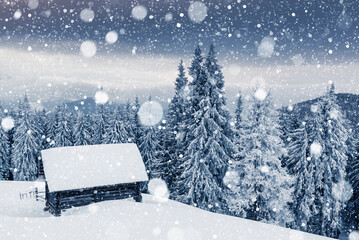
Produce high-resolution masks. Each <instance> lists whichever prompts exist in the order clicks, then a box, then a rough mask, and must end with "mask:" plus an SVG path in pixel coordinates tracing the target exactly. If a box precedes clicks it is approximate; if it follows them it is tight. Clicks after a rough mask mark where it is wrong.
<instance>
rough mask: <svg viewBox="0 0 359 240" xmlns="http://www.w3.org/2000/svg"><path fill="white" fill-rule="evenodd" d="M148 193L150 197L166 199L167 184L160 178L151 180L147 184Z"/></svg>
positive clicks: (167, 195)
mask: <svg viewBox="0 0 359 240" xmlns="http://www.w3.org/2000/svg"><path fill="white" fill-rule="evenodd" d="M148 191H149V192H150V194H151V195H153V196H155V197H159V198H168V197H169V192H168V188H167V184H166V182H165V181H163V180H162V179H160V178H153V179H151V180H150V181H149V183H148Z"/></svg>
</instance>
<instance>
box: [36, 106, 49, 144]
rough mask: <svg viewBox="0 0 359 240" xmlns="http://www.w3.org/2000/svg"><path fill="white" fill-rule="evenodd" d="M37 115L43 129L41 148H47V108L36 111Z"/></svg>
mask: <svg viewBox="0 0 359 240" xmlns="http://www.w3.org/2000/svg"><path fill="white" fill-rule="evenodd" d="M35 115H36V117H37V122H38V125H39V127H40V130H41V149H46V148H47V141H46V122H47V116H46V109H45V108H43V109H42V110H41V111H37V112H35Z"/></svg>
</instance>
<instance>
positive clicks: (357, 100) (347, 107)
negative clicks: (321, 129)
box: [281, 93, 359, 134]
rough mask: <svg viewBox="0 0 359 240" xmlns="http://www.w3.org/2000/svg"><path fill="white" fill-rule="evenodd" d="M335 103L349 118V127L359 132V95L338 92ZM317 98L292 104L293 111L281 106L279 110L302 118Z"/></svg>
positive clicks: (308, 112)
mask: <svg viewBox="0 0 359 240" xmlns="http://www.w3.org/2000/svg"><path fill="white" fill-rule="evenodd" d="M335 95H336V96H337V103H338V105H339V106H340V108H341V109H342V112H343V113H344V116H345V117H346V118H347V119H348V120H349V123H350V124H351V127H352V128H353V130H354V132H355V133H356V134H359V95H357V94H351V93H338V94H335ZM318 100H319V98H315V99H312V100H308V101H304V102H300V103H297V104H294V105H293V111H288V108H283V109H281V111H282V112H283V113H285V114H289V115H290V116H293V117H294V116H297V117H298V118H299V119H300V120H303V118H304V116H305V115H309V114H310V113H311V111H310V108H311V106H312V105H313V104H315V103H316V102H317V101H318Z"/></svg>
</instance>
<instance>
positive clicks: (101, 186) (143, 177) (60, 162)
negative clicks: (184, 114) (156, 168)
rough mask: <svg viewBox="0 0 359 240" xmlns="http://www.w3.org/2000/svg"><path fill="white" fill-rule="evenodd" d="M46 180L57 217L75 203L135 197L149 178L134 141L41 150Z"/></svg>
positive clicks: (50, 206) (139, 198)
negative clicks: (141, 185)
mask: <svg viewBox="0 0 359 240" xmlns="http://www.w3.org/2000/svg"><path fill="white" fill-rule="evenodd" d="M41 155H42V160H43V165H44V173H45V179H46V208H45V209H48V210H49V211H50V212H51V213H52V214H54V215H55V216H60V215H61V210H64V209H67V208H71V207H72V206H75V207H78V206H84V205H88V204H91V203H93V202H100V201H106V200H115V199H124V198H130V197H133V198H134V199H135V200H136V201H138V202H141V201H142V196H141V192H140V184H141V183H142V182H145V181H148V177H147V173H146V169H145V165H144V163H143V161H142V157H141V155H140V152H139V150H138V148H137V145H136V144H134V143H124V144H104V145H87V146H73V147H60V148H51V149H47V150H43V151H41Z"/></svg>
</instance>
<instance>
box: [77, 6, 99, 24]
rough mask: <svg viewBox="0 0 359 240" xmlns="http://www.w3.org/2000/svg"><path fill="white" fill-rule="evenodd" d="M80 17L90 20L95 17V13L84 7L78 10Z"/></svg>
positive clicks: (85, 20)
mask: <svg viewBox="0 0 359 240" xmlns="http://www.w3.org/2000/svg"><path fill="white" fill-rule="evenodd" d="M80 18H81V20H82V21H84V22H92V20H93V19H94V18H95V13H94V12H93V11H92V10H91V9H89V8H85V9H83V10H82V11H81V12H80Z"/></svg>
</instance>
